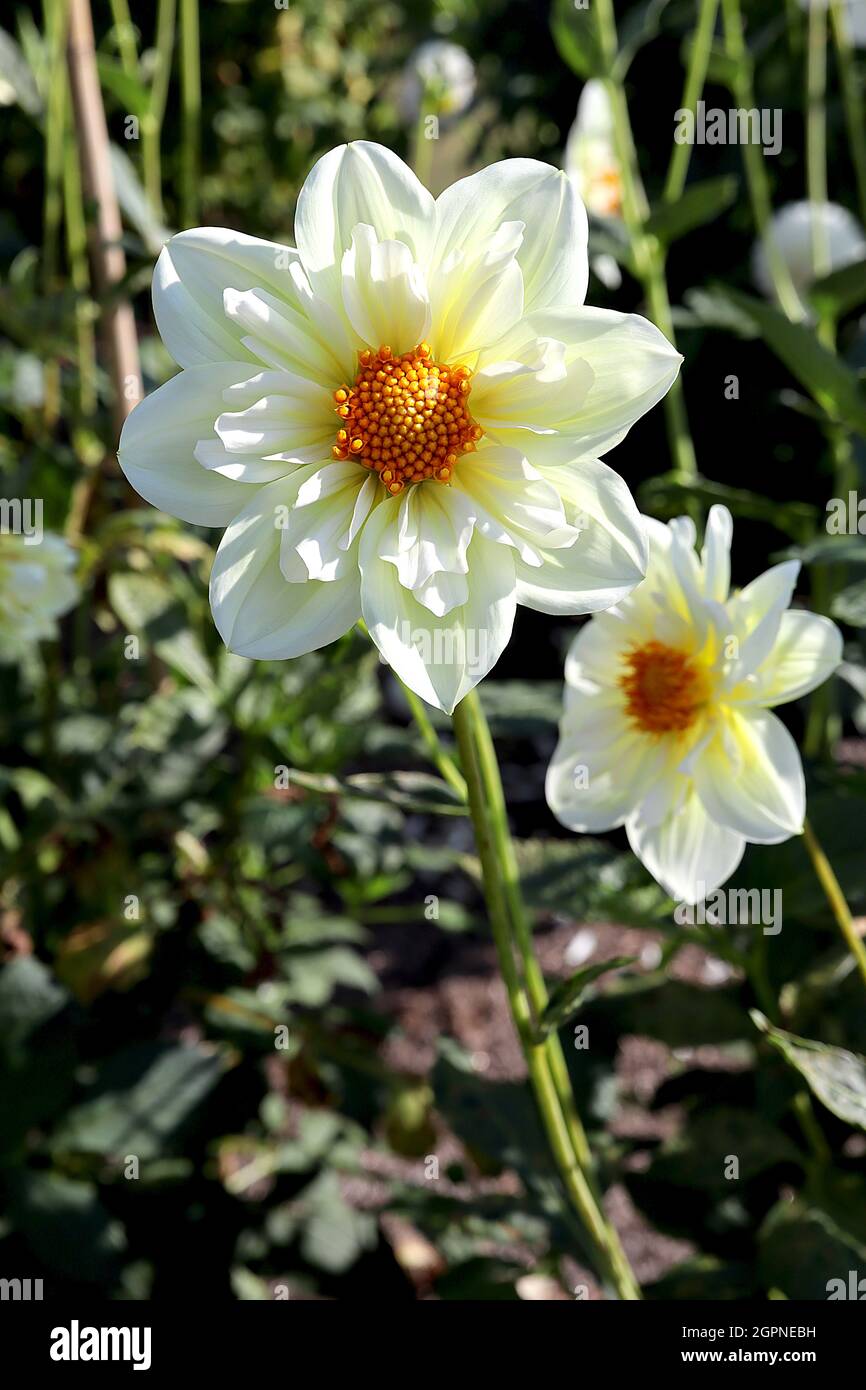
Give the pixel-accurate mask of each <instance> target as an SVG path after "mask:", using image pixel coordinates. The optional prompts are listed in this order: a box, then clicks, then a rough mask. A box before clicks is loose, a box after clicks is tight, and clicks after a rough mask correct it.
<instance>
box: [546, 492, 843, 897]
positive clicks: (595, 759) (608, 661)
mask: <svg viewBox="0 0 866 1390" xmlns="http://www.w3.org/2000/svg"><path fill="white" fill-rule="evenodd" d="M644 521H645V523H646V525H647V527H648V530H649V538H650V561H649V566H648V569H647V575H646V579H645V580H644V582H643V583H642V584H640V585H639V586H638V588H637V589H635V590H634V592H633V593H632V594H630V595H629V596H628V598H626V599H624V600H623V601H622V602H621V603H619V604H618V605H617V606H616V607H615V608H611V609H609V610H608V611H607V612H606V613H601V614H599V615H598V616H596V617H594V618H593V619H592V621H591V622H589V623H587V624H586V625H585V627H583V628H581V630H580V632H579V633H578V634H577V637H576V638H575V640H574V642H573V643H572V646H571V650H570V652H569V654H568V659H567V661H566V667H565V681H566V687H565V709H564V712H563V715H562V720H561V722H560V729H559V743H558V745H557V748H556V751H555V753H554V755H553V759H552V761H551V764H550V767H549V769H548V773H547V784H546V795H547V800H548V803H549V804H550V807H551V810H552V811H553V813H554V815H555V816H556V817H557V818H558V820H560V821H561V822H562V824H563V825H566V826H568V827H569V829H571V830H581V831H600V830H612V829H614V828H616V827H617V826H621V825H624V826H625V828H626V832H627V834H628V839H629V844H630V845H631V847H632V849H633V850H634V853H635V854H636V855H637V856H638V858H639V859H640V860H641V861H642V862H643V863H644V864H645V865H646V867H647V868H648V869H649V871H650V873H651V874H652V875H653V876H654V878H656V879H657V880H658V882H659V883H660V884H661V885H662V887H663V888H664V889H665V890H666V891H667V892H668V893H670V894H671V896H672V897H674V898H680V899H682V900H684V901H685V902H689V903H694V902H696V901H698V900H699V899H700V898H701V897H703V896H706V894H707V893H710V892H712V891H713V890H714V889H715V888H717V887H718V885H719V884H720V883H724V881H725V879H727V878H729V877H730V875H731V874H732V873H733V872H734V870H735V869H736V867H737V865H738V864H739V862H740V859H741V858H742V855H743V851H744V849H745V846H746V844H747V842H753V843H756V844H777V843H779V842H781V841H782V840H787V839H788V838H789V837H790V836H791V835H798V834H800V832H801V831H802V829H803V819H804V816H805V812H806V800H805V784H804V780H803V769H802V766H801V763H800V754H799V752H798V751H797V745H796V744H795V742H794V740H793V738H792V737H791V735H790V734H789V733H788V731H787V729H786V728H785V726H784V724H783V723H782V722H781V720H780V719H777V718H776V716H775V715H774V714H771V713H770V709H771V707H772V706H774V705H780V704H784V703H785V702H786V701H788V700H794V699H797V698H798V697H799V696H801V695H805V694H806V693H807V692H808V691H810V690H814V688H815V687H816V686H817V685H820V684H821V682H822V681H824V680H826V678H827V677H828V676H829V675H830V674H831V673H832V672H833V671H834V670H835V669H836V667H837V666H838V664H839V661H840V659H841V655H842V638H841V634H840V633H839V630H838V628H837V627H836V626H835V624H834V623H832V622H830V620H829V618H823V617H820V616H819V615H817V614H815V613H807V612H805V611H804V610H802V609H797V608H795V609H790V610H788V605H789V604H790V602H791V596H792V594H793V590H794V585H795V583H796V580H797V575H798V573H799V569H800V565H799V562H798V561H794V560H791V561H786V562H784V563H783V564H779V565H776V566H775V567H774V568H773V569H770V570H767V572H766V573H765V574H762V575H761V576H760V577H759V578H758V579H755V580H753V581H752V583H751V584H748V585H747V586H746V588H745V589H742V590H734V591H733V592H731V590H730V543H731V534H732V529H733V524H732V521H731V515H730V512H729V511H728V510H727V508H726V507H713V508H711V510H710V514H709V518H708V520H707V529H706V537H705V540H704V546H703V549H702V550H701V553H700V557H698V555H697V554H696V553H695V549H694V545H695V528H694V524H693V523H692V522H691V521H690V520H689V519H688V518H687V517H678V518H677V519H676V520H674V521H671V522H670V523H669V525H667V526H663V525H662V524H661V523H660V522H658V521H654V520H652V518H649V517H645V518H644Z"/></svg>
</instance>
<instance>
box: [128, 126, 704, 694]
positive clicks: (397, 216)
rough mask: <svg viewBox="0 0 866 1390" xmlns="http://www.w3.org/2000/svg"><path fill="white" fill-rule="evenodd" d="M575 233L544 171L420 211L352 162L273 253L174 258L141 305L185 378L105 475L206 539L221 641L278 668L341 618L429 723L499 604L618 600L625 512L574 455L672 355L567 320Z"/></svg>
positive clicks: (482, 659)
mask: <svg viewBox="0 0 866 1390" xmlns="http://www.w3.org/2000/svg"><path fill="white" fill-rule="evenodd" d="M586 236H587V229H586V215H585V212H584V209H583V206H582V204H581V202H580V200H579V199H578V197H577V196H576V194H575V192H574V190H573V188H572V186H571V183H570V182H569V180H568V178H567V177H566V176H565V175H564V174H562V173H560V172H559V171H557V170H555V169H552V168H550V167H548V166H547V165H545V164H539V163H537V162H536V161H534V160H524V159H517V160H508V161H505V162H504V163H501V164H494V165H492V166H490V167H489V168H487V169H484V170H482V171H481V172H480V173H478V174H473V175H472V176H470V177H469V178H465V179H461V180H460V182H458V183H456V184H454V185H453V186H452V187H451V188H449V189H447V190H446V191H445V192H444V193H443V194H442V195H441V196H440V197H439V198H438V199H437V200H435V201H434V199H433V198H432V197H431V195H430V194H429V193H428V192H427V190H426V189H425V188H424V187H423V186H422V185H421V184H420V183H419V182H418V180H417V179H416V177H415V175H414V174H413V173H412V171H411V170H410V169H409V168H407V167H406V165H405V164H403V163H402V161H401V160H399V159H398V158H397V157H396V156H395V155H394V154H392V153H391V152H390V151H389V150H387V149H384V148H383V147H382V146H380V145H374V144H367V143H358V144H352V145H345V146H341V147H340V148H338V149H335V150H332V151H331V152H330V153H329V154H327V155H325V156H324V157H323V158H322V159H320V160H319V162H318V163H317V164H316V166H315V167H314V169H313V170H312V172H311V174H310V176H309V178H308V179H307V181H306V183H305V184H304V186H303V188H302V190H301V193H300V197H299V199H298V207H297V212H296V217H295V240H296V244H297V249H296V250H292V249H289V248H287V247H283V246H278V245H275V244H273V243H271V242H266V241H260V240H257V239H255V238H253V237H247V236H243V235H241V234H240V233H238V232H231V231H225V230H221V229H214V228H203V229H198V230H194V231H188V232H181V233H180V234H179V235H178V236H175V237H173V238H172V240H171V241H170V242H169V243H168V245H167V246H166V247H165V248H164V250H163V252H162V254H161V256H160V258H159V261H158V263H157V267H156V271H155V275H154V286H153V300H154V311H155V314H156V320H157V324H158V327H159V331H160V333H161V335H162V338H163V341H164V342H165V344H166V347H167V348H168V350H169V352H170V353H171V354H172V356H173V357H174V359H175V361H176V362H178V363H179V364H180V366H181V367H183V369H184V370H183V371H182V372H181V373H180V374H179V375H178V376H176V377H174V378H173V379H172V380H171V381H169V382H167V383H166V385H164V386H162V387H160V389H159V390H158V391H156V392H155V393H154V394H153V395H152V396H150V397H148V398H147V399H146V400H144V401H143V402H142V403H141V404H140V405H138V406H137V407H136V409H135V410H134V411H133V412H132V414H131V415H130V417H129V419H128V420H127V422H126V425H125V427H124V430H123V435H122V438H121V442H120V449H119V458H120V463H121V466H122V468H123V470H124V472H125V473H126V476H127V477H128V478H129V480H130V482H131V483H132V485H133V486H134V487H135V488H136V489H137V490H138V492H139V493H140V494H141V495H142V496H143V497H144V498H146V499H147V501H149V502H151V503H153V504H154V505H155V506H158V507H161V508H162V509H163V510H164V511H167V512H171V513H172V514H174V515H175V516H178V517H181V518H182V519H184V520H186V521H190V522H194V523H198V524H201V525H207V526H224V527H226V528H227V529H226V532H225V535H224V536H223V539H222V542H221V544H220V547H219V550H218V552H217V556H216V561H215V564H214V568H213V574H212V578H211V591H210V592H211V605H212V608H213V614H214V620H215V622H216V625H217V627H218V629H219V631H220V633H221V635H222V637H223V640H224V641H225V643H226V645H227V646H228V647H229V648H231V649H232V650H233V651H235V652H239V653H241V654H242V655H244V656H249V657H258V658H263V659H281V658H286V657H294V656H298V655H300V654H301V653H303V652H309V651H313V650H315V649H316V648H318V647H323V646H325V645H326V644H327V643H329V642H332V641H333V640H334V639H335V638H337V637H340V636H341V635H342V634H343V633H345V632H346V631H347V630H348V629H349V628H351V627H352V625H353V624H354V623H356V622H357V621H358V619H359V618H360V617H361V616H362V615H363V617H364V619H365V621H366V623H367V627H368V629H369V631H370V634H371V636H372V638H373V641H374V642H375V643H376V645H377V646H378V648H379V651H380V652H381V654H382V655H383V657H384V658H385V660H386V661H388V662H389V663H390V665H391V666H392V667H393V668H394V670H395V671H396V672H397V673H398V675H399V676H401V677H402V679H403V680H404V681H405V682H406V684H407V685H409V686H410V687H411V688H412V689H413V690H414V691H416V692H417V693H418V694H419V695H420V696H421V697H422V698H423V699H425V700H427V701H429V702H430V703H431V704H433V705H437V706H439V707H440V708H441V709H444V710H446V711H449V712H450V711H451V710H453V708H454V706H455V705H456V704H457V702H458V701H459V700H460V699H462V698H463V696H464V695H465V694H466V693H467V692H468V691H469V690H470V689H471V688H472V687H473V686H474V685H475V684H476V683H477V682H478V681H479V680H481V678H482V677H483V676H484V675H485V674H486V673H487V671H488V670H489V669H490V667H491V666H492V665H493V664H494V662H495V661H496V660H497V659H498V657H499V655H500V653H501V651H502V649H503V647H504V646H505V644H506V643H507V641H508V638H509V636H510V633H511V627H512V623H513V620H514V611H515V605H516V604H517V603H524V604H527V605H528V606H529V607H532V608H537V609H540V610H541V611H542V612H547V613H581V612H589V611H594V610H596V609H600V608H605V607H607V606H609V605H610V604H612V603H615V602H616V601H617V600H618V599H621V598H622V597H623V596H624V595H625V594H627V593H628V592H629V590H630V589H631V588H632V587H633V586H634V585H635V583H637V582H638V580H639V579H640V578H641V576H642V575H643V572H644V569H645V565H646V538H645V533H644V530H643V527H642V525H641V520H640V516H639V514H638V512H637V509H636V508H635V505H634V502H633V501H632V498H631V495H630V493H629V491H628V489H627V487H626V486H625V484H624V483H623V482H622V480H621V479H620V478H619V477H618V476H617V474H616V473H613V472H612V471H611V470H610V469H609V468H608V467H606V465H605V464H603V463H601V462H599V455H601V454H603V453H605V452H606V451H607V450H608V449H610V448H611V447H612V446H613V445H614V444H617V443H618V442H619V441H620V440H621V439H622V438H623V436H624V435H625V434H626V432H627V430H628V429H629V427H630V426H631V425H632V424H633V423H634V422H635V420H637V419H638V418H639V417H640V416H641V415H643V414H644V412H645V411H647V410H649V408H650V407H651V406H653V405H654V404H655V403H656V402H657V401H658V400H659V399H660V398H661V397H662V396H663V395H664V393H665V392H666V391H667V389H668V387H669V386H670V384H671V382H672V381H673V380H674V378H675V376H676V374H677V371H678V369H679V363H680V357H679V355H678V354H677V353H676V352H675V351H674V349H673V348H672V347H671V345H670V344H669V343H668V342H667V340H666V339H665V338H664V337H663V336H662V334H661V333H659V331H658V330H657V329H656V328H654V327H653V326H652V325H651V324H650V323H648V322H647V321H646V320H645V319H642V318H638V317H636V316H634V315H628V314H620V313H614V312H612V311H607V310H600V309H589V308H585V307H584V305H583V298H584V294H585V291H586V282H587V260H586Z"/></svg>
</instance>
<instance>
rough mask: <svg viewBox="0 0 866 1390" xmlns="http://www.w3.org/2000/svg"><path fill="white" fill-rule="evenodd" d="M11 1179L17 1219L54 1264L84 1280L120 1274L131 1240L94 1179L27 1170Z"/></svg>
mask: <svg viewBox="0 0 866 1390" xmlns="http://www.w3.org/2000/svg"><path fill="white" fill-rule="evenodd" d="M7 1185H8V1189H9V1213H10V1215H11V1217H12V1220H13V1222H14V1224H15V1226H16V1228H17V1229H18V1230H19V1231H20V1232H21V1233H22V1235H23V1236H24V1237H25V1239H26V1241H27V1243H28V1245H29V1246H30V1248H31V1250H32V1251H33V1252H34V1254H35V1255H36V1256H37V1258H38V1259H40V1260H42V1261H44V1263H45V1264H46V1265H47V1266H48V1268H49V1269H52V1270H56V1271H57V1272H58V1273H59V1274H61V1275H62V1276H64V1277H65V1278H66V1279H70V1280H73V1281H75V1282H79V1283H97V1282H99V1283H104V1282H108V1281H110V1280H111V1279H113V1278H116V1277H117V1274H118V1273H119V1269H120V1256H121V1253H122V1252H123V1249H124V1247H125V1244H126V1240H125V1237H124V1233H123V1230H122V1228H121V1227H120V1226H119V1224H118V1223H117V1222H116V1221H113V1220H112V1219H111V1218H110V1216H109V1214H108V1212H107V1211H106V1209H105V1207H104V1206H103V1205H102V1203H101V1201H100V1200H99V1194H98V1191H97V1189H96V1187H95V1186H94V1185H93V1184H92V1183H89V1182H75V1181H72V1180H71V1179H69V1178H67V1177H63V1176H61V1175H60V1174H59V1173H51V1172H30V1171H27V1170H23V1171H18V1172H16V1173H13V1174H12V1175H11V1176H10V1178H9V1180H8V1184H7Z"/></svg>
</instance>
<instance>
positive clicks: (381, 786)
mask: <svg viewBox="0 0 866 1390" xmlns="http://www.w3.org/2000/svg"><path fill="white" fill-rule="evenodd" d="M289 775H290V777H291V780H292V782H293V783H294V784H295V786H298V787H303V788H304V790H305V791H309V792H316V793H318V794H319V795H321V796H345V797H349V798H355V799H358V800H361V801H380V802H384V803H385V804H386V805H388V806H397V807H399V808H400V809H401V810H403V811H423V812H426V813H427V814H432V815H439V816H465V815H466V814H467V812H466V806H465V805H464V803H463V802H462V801H461V800H460V798H459V797H458V796H457V794H456V792H453V791H452V790H451V788H450V787H449V785H448V783H447V782H443V781H442V780H441V778H439V777H434V776H433V775H432V774H431V773H428V772H359V773H356V774H354V775H353V776H351V777H342V778H340V777H333V776H331V775H330V774H328V773H323V774H319V773H313V772H300V771H298V770H297V769H293V770H292V771H291V772H290V774H289Z"/></svg>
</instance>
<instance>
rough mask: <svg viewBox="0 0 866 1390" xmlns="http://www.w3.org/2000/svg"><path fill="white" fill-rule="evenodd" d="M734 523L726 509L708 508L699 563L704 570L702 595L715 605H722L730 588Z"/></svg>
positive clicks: (718, 507)
mask: <svg viewBox="0 0 866 1390" xmlns="http://www.w3.org/2000/svg"><path fill="white" fill-rule="evenodd" d="M733 534H734V521H733V517H732V516H731V513H730V512H729V511H728V509H727V507H720V506H715V507H710V510H709V513H708V515H707V525H706V530H705V532H704V547H703V550H702V551H701V563H702V565H703V568H704V593H705V594H706V596H707V598H711V599H714V600H715V601H716V602H717V603H724V602H725V600H726V599H727V597H728V590H729V589H730V587H731V537H732V536H733Z"/></svg>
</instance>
